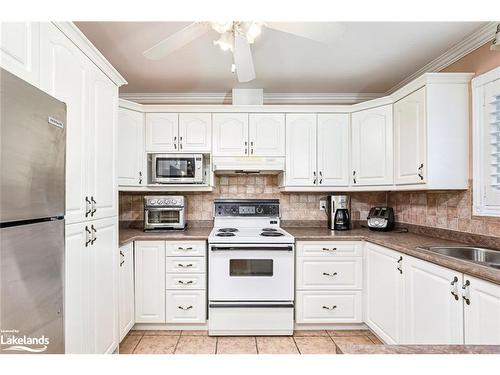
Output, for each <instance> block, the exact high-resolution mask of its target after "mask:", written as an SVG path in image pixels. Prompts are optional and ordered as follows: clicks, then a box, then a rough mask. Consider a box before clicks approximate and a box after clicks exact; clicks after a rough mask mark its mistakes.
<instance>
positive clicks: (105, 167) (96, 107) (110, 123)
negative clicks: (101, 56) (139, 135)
mask: <svg viewBox="0 0 500 375" xmlns="http://www.w3.org/2000/svg"><path fill="white" fill-rule="evenodd" d="M89 112H90V115H89V117H90V121H89V124H90V137H89V141H90V142H88V147H89V159H90V161H89V183H90V189H89V195H90V196H91V197H92V198H93V199H94V203H93V213H92V214H91V216H92V217H93V218H99V219H100V218H106V217H112V216H116V215H117V214H118V209H117V196H116V192H117V184H116V164H115V142H116V140H115V133H116V122H117V112H118V89H117V87H116V86H115V85H114V84H113V83H112V82H111V81H110V80H109V79H108V78H107V77H106V76H105V75H104V74H103V73H101V72H100V71H98V70H97V69H95V68H93V69H92V79H91V81H90V105H89ZM92 198H91V199H92Z"/></svg>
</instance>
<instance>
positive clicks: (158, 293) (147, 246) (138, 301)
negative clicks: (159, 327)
mask: <svg viewBox="0 0 500 375" xmlns="http://www.w3.org/2000/svg"><path fill="white" fill-rule="evenodd" d="M134 258H135V322H136V323H165V241H136V242H135V249H134Z"/></svg>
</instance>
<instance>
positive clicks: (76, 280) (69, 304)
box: [64, 223, 92, 354]
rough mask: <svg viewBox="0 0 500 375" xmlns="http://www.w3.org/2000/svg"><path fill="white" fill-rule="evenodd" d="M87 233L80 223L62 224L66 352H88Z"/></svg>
mask: <svg viewBox="0 0 500 375" xmlns="http://www.w3.org/2000/svg"><path fill="white" fill-rule="evenodd" d="M86 228H87V230H88V232H87V231H86ZM89 233H90V229H89V228H88V227H86V226H85V225H83V224H81V223H77V224H71V225H66V235H65V237H66V249H65V255H64V258H65V259H64V261H65V270H64V275H65V281H64V336H65V337H64V339H65V347H66V348H65V351H66V353H67V354H84V353H92V351H91V349H90V335H89V331H90V321H89V316H90V305H89V304H90V300H91V298H90V279H89V277H90V275H89V272H88V264H89V261H90V251H89V242H88V241H89V239H90V234H89ZM86 243H87V246H85V244H86Z"/></svg>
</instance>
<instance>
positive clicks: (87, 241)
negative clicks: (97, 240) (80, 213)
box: [85, 225, 92, 247]
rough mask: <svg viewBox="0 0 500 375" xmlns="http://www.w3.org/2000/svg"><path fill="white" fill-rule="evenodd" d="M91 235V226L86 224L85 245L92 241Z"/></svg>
mask: <svg viewBox="0 0 500 375" xmlns="http://www.w3.org/2000/svg"><path fill="white" fill-rule="evenodd" d="M91 235H92V232H91V231H90V230H89V227H87V226H86V225H85V247H88V246H89V244H90V243H91V242H92V240H91V238H92V237H91Z"/></svg>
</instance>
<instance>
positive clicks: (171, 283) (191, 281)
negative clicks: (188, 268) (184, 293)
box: [167, 273, 206, 290]
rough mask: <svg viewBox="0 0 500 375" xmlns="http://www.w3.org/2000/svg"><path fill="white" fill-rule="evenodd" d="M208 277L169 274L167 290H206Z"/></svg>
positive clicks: (203, 275) (202, 275)
mask: <svg viewBox="0 0 500 375" xmlns="http://www.w3.org/2000/svg"><path fill="white" fill-rule="evenodd" d="M205 284H206V275H205V274H204V273H202V274H179V273H174V274H172V273H171V274H167V289H202V290H204V289H205Z"/></svg>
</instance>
